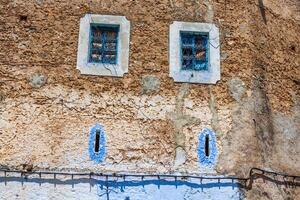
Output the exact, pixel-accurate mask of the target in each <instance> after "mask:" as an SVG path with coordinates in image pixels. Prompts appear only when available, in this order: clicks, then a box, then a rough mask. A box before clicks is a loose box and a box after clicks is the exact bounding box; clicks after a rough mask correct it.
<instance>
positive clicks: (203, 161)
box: [198, 128, 218, 167]
mask: <svg viewBox="0 0 300 200" xmlns="http://www.w3.org/2000/svg"><path fill="white" fill-rule="evenodd" d="M206 135H208V136H209V156H206V155H205V138H206ZM198 139H199V143H198V158H199V162H200V165H202V166H204V167H213V166H214V165H215V163H216V161H217V156H218V149H217V142H216V136H215V133H214V132H213V131H212V130H211V129H208V128H205V129H203V130H202V131H201V133H199V136H198Z"/></svg>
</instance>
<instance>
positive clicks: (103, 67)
mask: <svg viewBox="0 0 300 200" xmlns="http://www.w3.org/2000/svg"><path fill="white" fill-rule="evenodd" d="M91 23H95V24H103V25H118V26H119V33H118V47H117V64H105V63H92V62H89V45H90V30H91V29H90V26H91ZM129 40H130V22H129V21H128V20H127V19H126V17H125V16H114V15H97V14H86V15H85V16H84V17H82V18H81V19H80V30H79V38H78V52H77V69H78V70H79V71H80V72H81V74H89V75H99V76H116V77H122V76H123V75H124V73H127V72H128V65H129Z"/></svg>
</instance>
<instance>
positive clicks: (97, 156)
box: [89, 124, 106, 163]
mask: <svg viewBox="0 0 300 200" xmlns="http://www.w3.org/2000/svg"><path fill="white" fill-rule="evenodd" d="M96 131H98V132H100V137H99V138H100V140H99V151H98V152H95V142H96ZM105 141H106V140H105V133H104V130H103V126H101V125H100V124H96V125H95V126H93V127H92V128H91V129H90V138H89V154H90V158H91V160H94V161H95V162H96V163H101V162H103V161H104V159H105V154H106V148H105V143H106V142H105Z"/></svg>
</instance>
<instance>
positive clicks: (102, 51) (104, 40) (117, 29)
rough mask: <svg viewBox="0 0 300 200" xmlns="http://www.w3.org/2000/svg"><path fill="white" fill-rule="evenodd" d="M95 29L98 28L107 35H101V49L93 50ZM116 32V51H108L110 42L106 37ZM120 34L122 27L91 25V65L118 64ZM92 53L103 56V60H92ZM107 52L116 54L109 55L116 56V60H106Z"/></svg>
mask: <svg viewBox="0 0 300 200" xmlns="http://www.w3.org/2000/svg"><path fill="white" fill-rule="evenodd" d="M93 28H98V29H99V30H101V31H103V32H104V33H105V34H101V43H102V47H101V48H93V42H94V39H95V38H94V36H93V35H94V34H93ZM108 31H110V32H115V33H116V38H115V39H114V40H113V41H115V50H114V51H112V50H107V49H106V44H107V43H108V42H109V40H108V39H107V37H106V32H108ZM119 32H120V25H113V24H96V23H91V24H90V35H89V56H88V59H89V63H100V64H113V65H116V64H117V63H118V45H119ZM92 51H97V53H99V54H101V60H99V61H96V60H93V59H92ZM107 52H114V53H115V54H109V55H115V59H114V60H108V59H105V57H106V55H108V54H106V53H107Z"/></svg>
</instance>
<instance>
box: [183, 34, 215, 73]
mask: <svg viewBox="0 0 300 200" xmlns="http://www.w3.org/2000/svg"><path fill="white" fill-rule="evenodd" d="M180 41H181V69H182V70H195V71H201V70H207V69H208V54H209V52H208V50H209V49H208V48H209V45H208V44H209V43H208V34H207V33H201V32H185V31H181V32H180Z"/></svg>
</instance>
